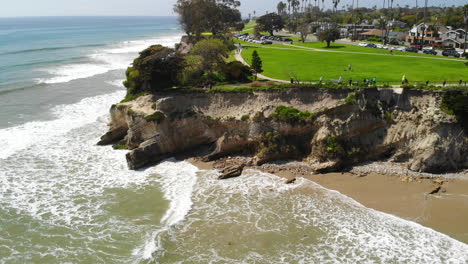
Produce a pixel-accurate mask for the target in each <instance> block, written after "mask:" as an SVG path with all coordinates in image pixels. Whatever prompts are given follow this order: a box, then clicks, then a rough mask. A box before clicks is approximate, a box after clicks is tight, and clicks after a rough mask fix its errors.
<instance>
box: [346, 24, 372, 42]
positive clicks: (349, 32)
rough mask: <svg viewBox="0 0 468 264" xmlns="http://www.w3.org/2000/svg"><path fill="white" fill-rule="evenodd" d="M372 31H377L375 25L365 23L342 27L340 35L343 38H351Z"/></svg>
mask: <svg viewBox="0 0 468 264" xmlns="http://www.w3.org/2000/svg"><path fill="white" fill-rule="evenodd" d="M372 29H375V25H373V24H368V23H364V22H363V23H360V24H344V25H341V26H340V33H341V36H342V37H343V38H351V37H352V36H359V34H361V33H363V32H367V31H369V30H372Z"/></svg>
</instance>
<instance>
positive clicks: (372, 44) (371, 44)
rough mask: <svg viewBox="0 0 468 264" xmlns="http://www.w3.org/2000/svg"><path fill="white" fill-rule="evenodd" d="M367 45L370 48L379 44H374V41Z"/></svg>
mask: <svg viewBox="0 0 468 264" xmlns="http://www.w3.org/2000/svg"><path fill="white" fill-rule="evenodd" d="M366 47H368V48H377V45H376V44H374V43H368V44H367V45H366Z"/></svg>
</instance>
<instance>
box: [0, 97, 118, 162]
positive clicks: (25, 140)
mask: <svg viewBox="0 0 468 264" xmlns="http://www.w3.org/2000/svg"><path fill="white" fill-rule="evenodd" d="M124 94H125V92H124V91H118V92H115V93H112V94H108V95H100V96H96V97H89V98H85V99H83V100H81V101H80V102H78V103H76V104H71V105H59V106H56V107H54V108H53V109H52V113H53V114H54V115H55V116H57V119H55V120H51V121H32V122H29V123H26V124H23V125H20V126H16V127H10V128H5V129H0V145H1V146H2V148H1V150H0V159H6V158H8V157H9V156H11V155H13V154H14V153H16V152H17V151H20V150H22V149H25V148H27V147H29V146H30V145H31V144H34V143H36V142H38V141H44V140H47V139H50V138H53V137H56V136H59V135H62V134H64V133H67V132H68V131H70V130H71V129H74V128H77V127H80V126H82V125H84V124H87V123H91V122H94V121H96V113H102V114H105V113H107V111H108V109H109V107H110V105H111V104H112V103H114V102H117V101H119V99H121V98H122V97H123V96H124Z"/></svg>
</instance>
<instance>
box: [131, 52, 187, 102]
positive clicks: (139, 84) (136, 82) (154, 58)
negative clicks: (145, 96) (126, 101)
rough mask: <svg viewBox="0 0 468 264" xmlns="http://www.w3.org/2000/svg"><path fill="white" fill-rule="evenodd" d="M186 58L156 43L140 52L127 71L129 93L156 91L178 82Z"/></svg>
mask: <svg viewBox="0 0 468 264" xmlns="http://www.w3.org/2000/svg"><path fill="white" fill-rule="evenodd" d="M183 66H184V59H183V57H182V56H181V55H180V54H177V53H176V52H175V51H174V49H171V48H167V47H163V46H161V45H154V46H151V47H149V48H147V49H145V50H143V51H142V52H141V53H140V56H139V57H138V58H136V59H135V60H134V61H133V66H132V67H129V68H128V69H127V71H126V76H127V80H126V81H125V82H124V85H125V87H126V88H127V89H128V94H138V93H140V92H155V91H157V90H161V89H164V88H170V87H173V86H175V85H177V84H178V75H179V73H180V72H181V71H182V69H183Z"/></svg>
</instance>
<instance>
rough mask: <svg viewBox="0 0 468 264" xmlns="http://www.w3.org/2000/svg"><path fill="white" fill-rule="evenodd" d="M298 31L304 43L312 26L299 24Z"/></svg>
mask: <svg viewBox="0 0 468 264" xmlns="http://www.w3.org/2000/svg"><path fill="white" fill-rule="evenodd" d="M297 31H298V32H299V33H300V34H301V41H302V43H304V42H305V41H306V39H307V35H309V33H310V27H309V25H308V24H302V25H299V27H298V28H297Z"/></svg>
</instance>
